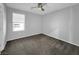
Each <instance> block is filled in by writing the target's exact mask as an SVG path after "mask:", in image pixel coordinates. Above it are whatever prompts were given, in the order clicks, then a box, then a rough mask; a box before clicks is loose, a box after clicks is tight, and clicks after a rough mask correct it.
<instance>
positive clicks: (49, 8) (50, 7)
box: [6, 3, 77, 15]
mask: <svg viewBox="0 0 79 59" xmlns="http://www.w3.org/2000/svg"><path fill="white" fill-rule="evenodd" d="M76 4H77V3H47V5H45V6H44V9H45V11H44V12H43V11H41V10H40V9H38V8H34V9H32V8H31V7H35V6H36V5H37V3H6V5H7V6H8V7H11V8H15V9H19V10H24V11H28V12H32V13H36V14H40V15H44V14H47V13H51V12H54V11H56V10H60V9H63V8H66V7H69V6H72V5H76Z"/></svg>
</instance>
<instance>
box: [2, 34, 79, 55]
mask: <svg viewBox="0 0 79 59" xmlns="http://www.w3.org/2000/svg"><path fill="white" fill-rule="evenodd" d="M77 54H79V47H77V46H75V45H72V44H69V43H66V42H63V41H60V40H58V39H55V38H52V37H49V36H46V35H44V34H39V35H34V36H30V37H25V38H20V39H16V40H13V41H9V42H7V45H6V47H5V49H4V51H2V55H77Z"/></svg>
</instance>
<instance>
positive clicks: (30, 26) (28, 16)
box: [6, 6, 41, 41]
mask: <svg viewBox="0 0 79 59" xmlns="http://www.w3.org/2000/svg"><path fill="white" fill-rule="evenodd" d="M6 12H7V13H6V14H7V36H6V37H7V41H9V40H14V39H18V38H22V37H27V36H31V35H35V34H40V33H41V16H40V15H37V14H32V13H30V12H25V11H21V10H17V9H13V8H9V7H7V6H6ZM13 12H15V13H20V14H24V15H25V30H24V31H15V32H13V31H12V13H13Z"/></svg>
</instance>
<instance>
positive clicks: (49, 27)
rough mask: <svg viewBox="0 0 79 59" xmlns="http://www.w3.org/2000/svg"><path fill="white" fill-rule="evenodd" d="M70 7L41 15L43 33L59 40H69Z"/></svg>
mask: <svg viewBox="0 0 79 59" xmlns="http://www.w3.org/2000/svg"><path fill="white" fill-rule="evenodd" d="M70 13H71V10H70V8H67V9H62V10H59V11H57V12H54V13H51V14H48V15H45V16H44V17H43V22H44V23H43V33H44V34H47V35H49V36H52V37H55V38H58V39H60V40H64V41H69V21H70V19H71V18H70V17H71V15H70Z"/></svg>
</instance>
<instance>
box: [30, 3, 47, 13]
mask: <svg viewBox="0 0 79 59" xmlns="http://www.w3.org/2000/svg"><path fill="white" fill-rule="evenodd" d="M46 4H47V3H37V5H36V6H35V7H31V9H34V8H40V9H41V11H45V9H44V6H45V5H46Z"/></svg>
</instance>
